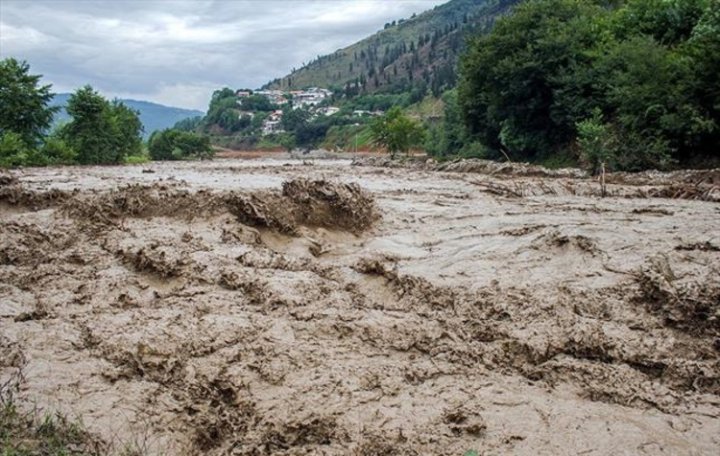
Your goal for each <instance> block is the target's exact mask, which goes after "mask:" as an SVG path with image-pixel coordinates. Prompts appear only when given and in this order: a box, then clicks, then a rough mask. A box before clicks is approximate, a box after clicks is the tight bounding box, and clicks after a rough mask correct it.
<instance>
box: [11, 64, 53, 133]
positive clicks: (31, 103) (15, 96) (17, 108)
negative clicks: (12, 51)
mask: <svg viewBox="0 0 720 456" xmlns="http://www.w3.org/2000/svg"><path fill="white" fill-rule="evenodd" d="M41 77H42V76H41V75H32V74H30V66H29V65H28V64H27V63H26V62H20V61H18V60H16V59H14V58H8V59H4V60H0V136H3V137H4V136H5V135H6V134H8V133H11V132H12V133H14V134H15V135H17V137H19V139H20V140H21V141H23V142H24V144H25V146H27V147H34V146H37V145H38V144H39V143H40V142H41V141H42V137H43V135H44V134H45V133H46V132H47V130H48V129H49V128H50V125H51V123H52V120H53V115H54V114H55V112H56V111H57V110H58V108H56V107H51V106H49V103H50V101H52V99H53V94H52V92H51V91H50V88H51V86H50V85H41V84H40V78H41Z"/></svg>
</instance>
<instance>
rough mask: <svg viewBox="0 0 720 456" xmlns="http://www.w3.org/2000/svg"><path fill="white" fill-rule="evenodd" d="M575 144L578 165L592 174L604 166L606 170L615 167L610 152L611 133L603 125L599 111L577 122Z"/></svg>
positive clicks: (612, 155)
mask: <svg viewBox="0 0 720 456" xmlns="http://www.w3.org/2000/svg"><path fill="white" fill-rule="evenodd" d="M577 131H578V137H577V142H578V146H579V147H580V164H581V165H582V166H583V168H585V169H586V170H587V171H589V172H590V173H592V174H597V173H598V172H599V170H600V168H601V165H602V164H604V165H605V167H606V169H608V170H609V169H612V168H614V167H615V157H614V154H613V153H612V151H611V147H612V132H611V129H610V127H609V126H608V125H606V124H605V123H603V119H602V113H601V112H600V110H599V109H596V110H595V111H594V112H593V116H592V117H591V118H589V119H586V120H583V121H582V122H578V124H577Z"/></svg>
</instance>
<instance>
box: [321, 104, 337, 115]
mask: <svg viewBox="0 0 720 456" xmlns="http://www.w3.org/2000/svg"><path fill="white" fill-rule="evenodd" d="M316 112H317V113H318V114H320V115H323V116H332V115H333V114H337V113H338V112H340V108H338V107H336V106H326V107H324V108H318V109H317V111H316Z"/></svg>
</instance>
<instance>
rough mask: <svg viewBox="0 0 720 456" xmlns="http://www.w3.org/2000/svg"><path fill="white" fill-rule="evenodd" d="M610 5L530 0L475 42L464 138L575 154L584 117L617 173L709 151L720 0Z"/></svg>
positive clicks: (715, 119) (467, 59)
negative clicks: (597, 130) (598, 133)
mask: <svg viewBox="0 0 720 456" xmlns="http://www.w3.org/2000/svg"><path fill="white" fill-rule="evenodd" d="M606 3H607V2H602V1H593V0H533V1H529V2H526V3H523V4H522V5H519V6H518V7H517V8H516V9H515V10H514V12H513V14H511V15H509V16H507V17H505V18H503V19H501V20H500V21H498V23H497V24H496V26H495V28H494V29H493V30H492V32H491V33H489V34H487V35H483V36H480V37H478V38H476V39H475V40H474V41H473V42H472V43H471V44H470V46H469V49H468V51H467V53H466V54H465V56H464V57H463V59H462V62H461V80H460V84H459V102H460V107H461V111H462V116H463V119H464V123H465V126H466V127H467V131H468V133H469V135H470V137H471V138H475V139H477V140H479V141H481V142H482V143H483V144H484V145H485V146H487V147H488V148H490V149H492V150H503V151H504V152H507V153H508V154H509V155H510V156H512V157H515V158H520V159H543V158H545V157H549V156H552V155H553V154H568V153H573V152H572V151H573V150H577V145H578V126H579V125H584V126H585V127H588V125H589V124H587V123H583V122H584V121H586V120H592V122H594V123H596V124H598V125H599V126H600V127H602V130H603V131H605V132H606V133H605V134H606V135H607V136H608V138H607V141H604V144H605V146H604V147H606V148H608V149H610V150H609V152H610V153H611V155H612V156H613V157H614V163H615V165H616V167H617V168H618V169H627V170H637V169H644V168H647V167H659V168H662V167H665V166H667V165H668V164H669V163H671V162H673V161H675V162H683V161H688V160H691V159H692V158H693V157H694V156H697V155H700V156H704V157H715V158H717V149H716V148H715V147H714V146H713V144H717V142H718V139H720V136H719V127H720V117H719V116H718V112H719V111H718V107H719V106H720V99H718V83H717V74H718V73H717V71H718V65H719V64H718V62H719V61H720V52H718V49H719V47H718V40H720V33H715V32H717V31H718V23H719V22H720V13H718V8H720V7H719V6H718V2H717V1H712V0H637V1H632V2H620V3H621V4H620V6H617V7H612V8H607V7H604V6H605V4H606ZM616 3H617V2H616ZM587 131H588V130H587V128H586V132H587Z"/></svg>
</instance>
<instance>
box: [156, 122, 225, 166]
mask: <svg viewBox="0 0 720 456" xmlns="http://www.w3.org/2000/svg"><path fill="white" fill-rule="evenodd" d="M148 150H149V152H150V157H151V158H152V159H153V160H185V159H193V158H199V159H209V158H212V156H213V150H212V147H210V139H209V138H208V137H207V136H204V135H198V134H196V133H192V132H189V131H180V130H175V129H172V128H169V129H166V130H163V131H161V132H155V133H153V134H152V136H150V140H149V142H148Z"/></svg>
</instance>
